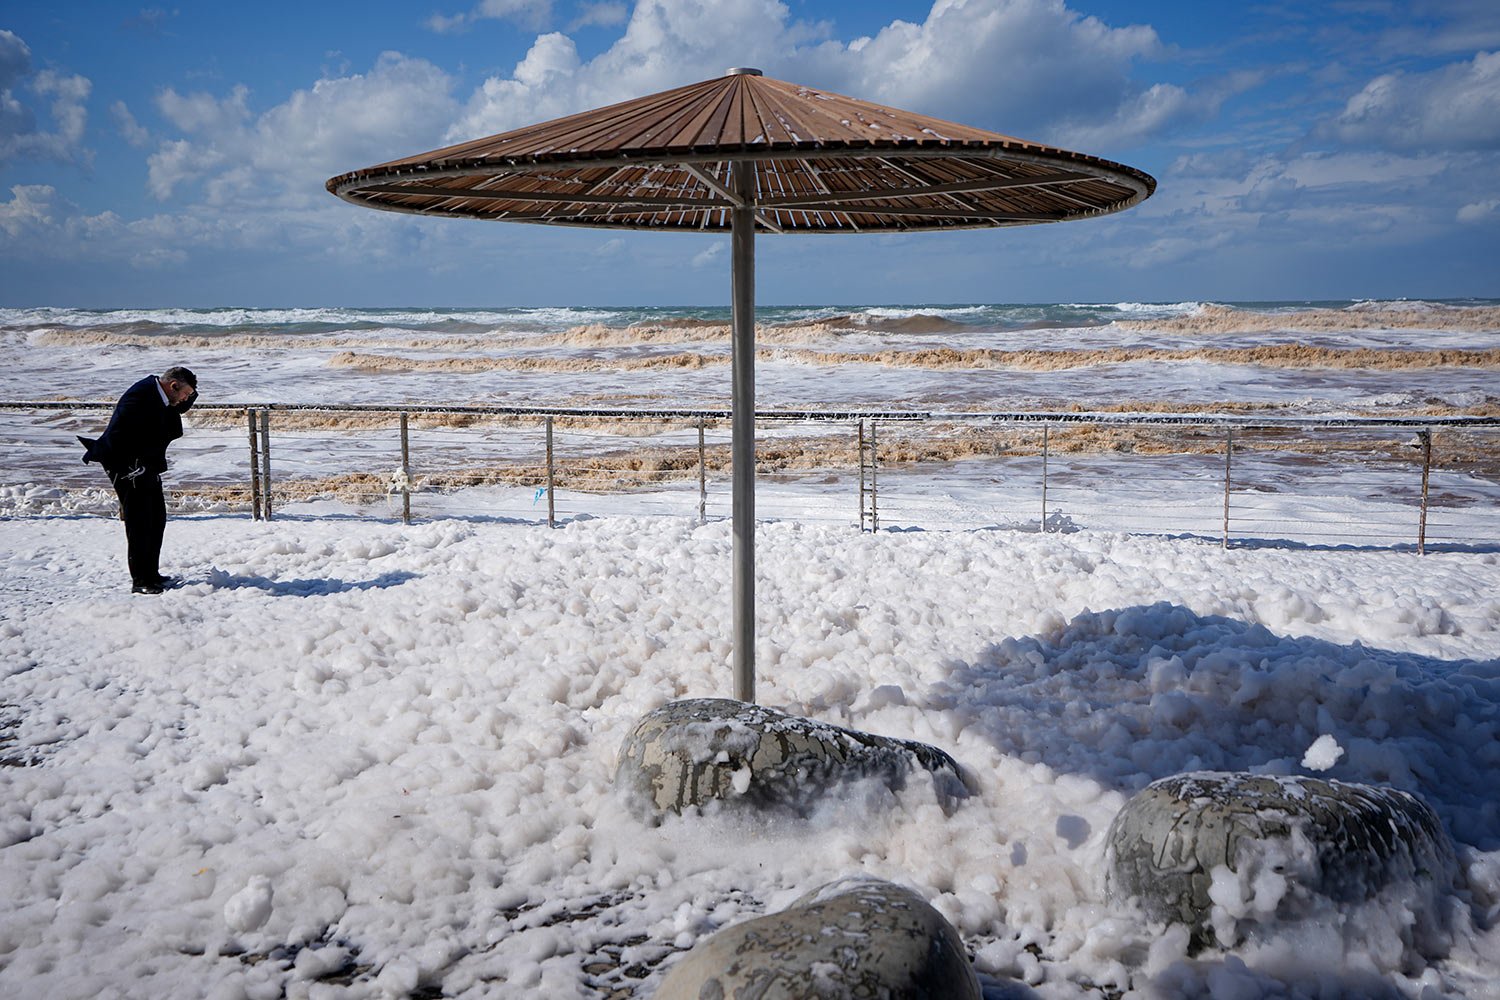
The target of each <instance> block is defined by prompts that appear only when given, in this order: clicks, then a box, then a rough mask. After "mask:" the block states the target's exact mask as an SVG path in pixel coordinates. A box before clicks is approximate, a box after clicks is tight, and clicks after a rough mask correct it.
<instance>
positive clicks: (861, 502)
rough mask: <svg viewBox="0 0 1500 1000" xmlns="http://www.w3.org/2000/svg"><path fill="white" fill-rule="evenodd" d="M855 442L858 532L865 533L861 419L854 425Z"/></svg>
mask: <svg viewBox="0 0 1500 1000" xmlns="http://www.w3.org/2000/svg"><path fill="white" fill-rule="evenodd" d="M855 428H856V432H855V442H856V449H857V451H858V454H859V531H860V534H864V531H865V421H864V418H863V417H861V418H860V419H859V422H858V423H857V424H855Z"/></svg>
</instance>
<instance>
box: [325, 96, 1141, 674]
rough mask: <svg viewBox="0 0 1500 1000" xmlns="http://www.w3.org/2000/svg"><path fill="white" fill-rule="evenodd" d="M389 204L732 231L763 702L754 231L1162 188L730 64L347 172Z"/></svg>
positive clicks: (750, 563) (748, 633)
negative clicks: (710, 73)
mask: <svg viewBox="0 0 1500 1000" xmlns="http://www.w3.org/2000/svg"><path fill="white" fill-rule="evenodd" d="M327 187H328V190H329V191H331V192H332V193H333V194H336V195H338V196H339V197H340V198H343V199H344V200H345V201H348V202H352V203H353V204H356V205H364V206H367V207H369V208H378V209H382V210H384V211H389V212H410V213H414V214H417V215H435V216H449V217H453V218H463V219H492V220H494V221H496V222H530V223H535V224H539V225H551V226H588V227H596V228H603V229H647V230H674V231H692V232H704V233H726V232H727V233H729V234H731V237H730V238H731V244H732V248H733V280H732V283H731V299H732V304H733V320H732V335H731V345H732V346H731V381H732V393H731V397H732V418H731V430H732V438H733V443H732V448H731V454H732V460H733V470H732V487H731V489H732V497H733V534H734V548H733V568H732V573H733V576H732V579H733V585H732V586H733V622H734V625H733V628H734V634H733V642H734V695H735V697H736V698H738V699H740V700H741V701H754V700H755V659H754V657H755V493H754V482H755V481H754V475H755V471H754V470H755V377H754V364H755V234H756V232H757V231H760V232H769V233H889V232H912V231H919V230H941V229H974V228H981V227H989V226H1025V225H1033V224H1037V223H1043V222H1066V221H1069V220H1071V219H1083V218H1088V217H1090V216H1095V215H1107V214H1109V213H1111V212H1118V211H1121V210H1122V209H1126V208H1129V207H1131V206H1132V205H1135V204H1137V203H1139V202H1141V201H1143V200H1145V199H1146V198H1148V197H1150V195H1151V192H1152V191H1153V190H1155V187H1156V182H1155V180H1153V179H1152V178H1151V176H1150V175H1148V174H1145V173H1143V172H1141V171H1139V170H1136V169H1134V168H1132V167H1127V166H1125V165H1123V164H1120V163H1114V162H1111V161H1109V160H1105V159H1101V158H1099V157H1095V156H1088V155H1085V154H1082V153H1074V152H1069V151H1068V150H1064V149H1057V148H1055V147H1052V146H1044V145H1040V144H1037V143H1034V142H1026V141H1024V140H1021V139H1016V138H1012V137H1010V136H1005V135H1000V134H998V133H995V132H988V131H985V130H983V129H977V128H970V127H968V126H965V125H957V124H954V123H953V122H948V121H943V120H941V119H938V118H931V117H928V116H926V115H920V114H913V113H911V112H907V111H899V110H896V109H895V108H889V107H884V106H882V105H878V104H871V103H868V102H865V101H859V100H855V99H853V98H849V97H843V96H841V95H839V94H833V93H829V92H827V91H824V90H818V89H816V88H812V87H803V86H799V85H797V84H794V83H786V82H784V81H781V80H775V79H771V78H770V77H766V76H763V75H762V74H761V72H760V71H759V70H755V69H731V70H729V71H728V72H727V73H726V74H725V75H724V76H722V77H719V78H716V79H712V80H705V81H703V82H701V83H694V84H689V85H688V86H685V87H678V88H676V89H674V90H668V91H664V92H662V93H659V94H652V95H650V96H649V97H640V98H636V99H634V100H630V101H625V102H623V103H620V104H614V105H610V106H609V107H605V108H599V109H597V110H594V111H585V112H582V113H580V114H576V115H570V116H568V117H565V118H559V119H556V120H554V121H549V122H544V123H542V124H539V125H532V126H528V127H526V128H520V129H515V130H513V131H510V132H505V133H502V134H500V135H494V136H490V137H488V138H484V139H475V140H473V141H470V142H464V143H459V144H458V145H455V146H448V147H446V148H444V149H438V150H433V151H432V152H427V153H419V154H417V155H415V156H408V157H405V158H403V159H399V160H392V161H390V162H389V163H382V164H379V165H377V166H373V167H367V168H365V169H363V170H355V171H352V172H350V173H346V174H341V175H339V176H337V177H334V178H331V179H330V180H329V181H328V184H327Z"/></svg>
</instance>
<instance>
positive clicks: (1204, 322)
mask: <svg viewBox="0 0 1500 1000" xmlns="http://www.w3.org/2000/svg"><path fill="white" fill-rule="evenodd" d="M1119 326H1121V327H1122V328H1124V329H1127V330H1142V331H1155V332H1170V333H1271V332H1285V331H1293V332H1308V333H1313V332H1316V333H1325V332H1337V331H1340V330H1464V331H1474V332H1485V331H1495V332H1500V307H1497V306H1492V305H1484V306H1459V305H1447V304H1444V303H1439V302H1416V303H1412V302H1356V303H1354V304H1353V305H1350V306H1347V307H1344V308H1342V309H1298V310H1289V311H1285V312H1282V311H1266V310H1260V309H1254V310H1252V309H1238V308H1235V307H1234V306H1224V305H1204V306H1202V307H1201V308H1198V309H1196V310H1194V311H1193V312H1190V313H1187V314H1185V315H1178V316H1169V317H1164V318H1159V319H1141V320H1134V319H1126V320H1120V321H1119Z"/></svg>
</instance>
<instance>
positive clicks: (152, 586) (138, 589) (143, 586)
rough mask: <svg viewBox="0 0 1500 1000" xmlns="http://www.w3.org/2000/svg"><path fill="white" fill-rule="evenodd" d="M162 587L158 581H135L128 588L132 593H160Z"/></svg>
mask: <svg viewBox="0 0 1500 1000" xmlns="http://www.w3.org/2000/svg"><path fill="white" fill-rule="evenodd" d="M163 589H164V588H163V587H162V585H161V584H159V583H137V584H135V585H134V586H132V587H131V588H130V592H131V593H132V594H160V593H161V592H162V590H163Z"/></svg>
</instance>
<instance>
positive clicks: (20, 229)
mask: <svg viewBox="0 0 1500 1000" xmlns="http://www.w3.org/2000/svg"><path fill="white" fill-rule="evenodd" d="M56 193H57V192H56V190H55V189H54V188H52V186H51V185H48V184H17V185H15V186H14V187H12V188H11V189H10V194H11V198H10V201H6V202H0V230H4V231H5V232H6V233H7V234H8V235H10V236H12V237H19V236H20V235H21V234H22V233H24V232H26V231H27V230H29V229H36V228H40V227H42V226H46V225H49V224H50V223H51V221H52V197H53V195H55V194H56Z"/></svg>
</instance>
